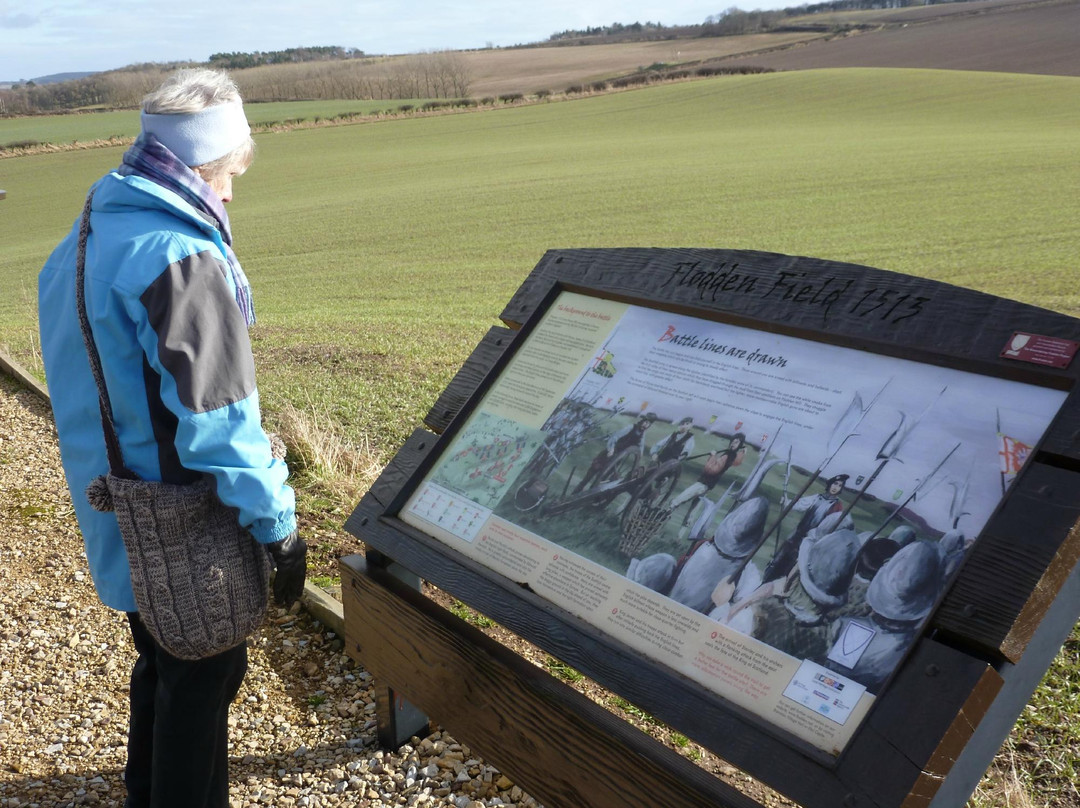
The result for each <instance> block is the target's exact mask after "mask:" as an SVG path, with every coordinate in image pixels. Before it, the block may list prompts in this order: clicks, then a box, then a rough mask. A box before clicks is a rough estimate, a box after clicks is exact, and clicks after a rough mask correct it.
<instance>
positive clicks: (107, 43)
mask: <svg viewBox="0 0 1080 808" xmlns="http://www.w3.org/2000/svg"><path fill="white" fill-rule="evenodd" d="M733 5H738V4H737V3H733V2H731V0H718V1H716V2H714V1H713V0H668V2H657V1H656V0H623V2H614V1H613V0H591V1H590V0H586V1H585V2H580V1H578V2H575V1H574V0H537V2H534V3H530V4H527V5H526V4H520V3H507V2H505V0H473V1H472V2H467V3H466V2H435V1H434V0H414V2H413V3H411V4H408V5H405V4H403V3H396V2H371V1H370V0H363V2H354V3H347V2H341V0H305V2H302V3H298V2H296V0H263V1H262V2H260V3H257V4H256V3H250V2H245V3H239V2H234V0H214V1H213V2H211V0H184V1H183V2H177V1H176V0H108V2H101V1H100V0H0V81H17V80H20V79H32V78H37V77H41V76H47V75H51V74H53V73H67V72H82V71H97V70H110V69H113V68H117V67H124V66H126V65H130V64H138V63H141V62H173V61H196V62H203V61H206V59H207V58H208V57H209V56H210V55H211V54H213V53H222V52H233V51H240V52H250V51H275V50H285V49H287V48H295V47H309V46H340V47H347V48H358V49H360V50H362V51H364V52H365V53H371V54H393V53H416V52H419V51H427V50H444V49H452V50H459V49H468V48H483V47H487V46H488V45H494V46H496V47H505V46H508V45H516V44H523V43H530V42H539V41H543V40H545V39H547V38H548V37H550V36H551V35H552V34H554V33H557V32H559V31H564V30H567V29H581V28H586V27H590V26H599V25H610V24H611V23H613V22H620V23H624V24H629V23H633V22H646V21H649V22H660V23H662V24H664V25H688V24H697V23H702V22H704V21H705V18H706V17H708V16H709V15H712V14H718V13H720V12H722V11H724V10H725V9H727V8H730V7H731V6H733ZM788 5H793V3H790V2H784V0H762V1H761V2H755V3H752V4H750V3H746V4H742V5H740V8H744V9H745V10H749V9H751V8H753V9H757V8H761V9H767V8H783V7H785V6H788Z"/></svg>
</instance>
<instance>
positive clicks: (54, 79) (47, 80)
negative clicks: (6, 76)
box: [0, 70, 95, 87]
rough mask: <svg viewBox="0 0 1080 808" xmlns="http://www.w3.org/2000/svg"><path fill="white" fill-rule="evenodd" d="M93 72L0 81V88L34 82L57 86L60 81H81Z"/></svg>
mask: <svg viewBox="0 0 1080 808" xmlns="http://www.w3.org/2000/svg"><path fill="white" fill-rule="evenodd" d="M94 72H95V71H93V70H91V71H89V72H87V73H51V74H50V75H48V76H38V77H37V78H33V79H18V80H12V81H0V87H11V86H14V85H16V84H27V83H29V82H31V81H32V82H34V84H59V83H60V82H62V81H72V80H74V79H83V78H86V77H87V76H92V75H94Z"/></svg>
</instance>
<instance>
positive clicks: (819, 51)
mask: <svg viewBox="0 0 1080 808" xmlns="http://www.w3.org/2000/svg"><path fill="white" fill-rule="evenodd" d="M800 23H802V24H807V25H809V24H814V25H817V26H821V27H824V28H828V29H832V30H833V31H836V32H838V34H837V35H834V36H831V37H828V38H822V39H818V40H815V41H812V42H803V43H798V44H795V45H792V46H780V47H776V48H772V49H769V50H768V51H764V52H763V51H758V52H757V53H752V54H741V55H739V56H735V57H732V58H730V59H727V60H725V61H724V64H731V65H749V64H753V65H755V66H760V67H769V68H772V69H774V70H808V69H817V68H832V67H911V68H931V69H941V70H982V71H992V72H996V73H1039V74H1044V75H1056V76H1080V57H1078V54H1080V0H982V1H981V2H972V3H954V4H949V5H935V6H916V7H910V8H904V9H882V10H879V11H853V12H824V13H821V14H814V15H806V16H804V17H795V18H792V19H790V20H788V24H789V25H798V24H800Z"/></svg>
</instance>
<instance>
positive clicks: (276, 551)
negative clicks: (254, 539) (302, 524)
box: [266, 530, 307, 609]
mask: <svg viewBox="0 0 1080 808" xmlns="http://www.w3.org/2000/svg"><path fill="white" fill-rule="evenodd" d="M266 552H268V553H270V558H272V559H273V560H274V566H275V567H277V574H276V575H275V576H274V601H275V602H276V603H277V605H278V606H281V607H283V608H286V609H288V608H289V607H290V606H292V605H293V603H295V602H296V601H297V600H299V599H300V595H301V594H302V593H303V591H304V577H305V576H306V575H307V544H306V543H305V542H304V540H303V539H301V538H300V534H299V533H298V532H297V531H295V530H294V531H293V532H292V533H290V534H289V535H288V536H286V537H285V538H284V539H282V540H281V541H276V542H274V543H273V544H268V545H266Z"/></svg>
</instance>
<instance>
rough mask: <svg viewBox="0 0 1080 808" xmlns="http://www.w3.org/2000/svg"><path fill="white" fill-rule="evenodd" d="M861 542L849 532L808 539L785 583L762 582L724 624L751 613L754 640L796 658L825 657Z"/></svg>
mask: <svg viewBox="0 0 1080 808" xmlns="http://www.w3.org/2000/svg"><path fill="white" fill-rule="evenodd" d="M861 549H862V541H861V539H860V538H859V536H858V535H857V534H856V533H855V531H853V530H848V529H841V530H836V531H834V532H831V533H828V534H826V535H822V536H814V535H810V536H808V537H807V538H806V540H805V541H804V542H803V543H802V544H801V545H800V547H799V555H798V558H797V559H796V564H795V565H794V566H793V567H792V569H791V571H790V572H789V573H788V575H787V576H785V577H784V578H783V579H775V580H773V581H769V582H767V583H764V584H762V585H761V586H759V587H758V589H757V590H756V591H755V592H754V593H753V594H751V595H750V596H749V597H747V598H745V599H744V600H742V601H738V602H736V603H734V604H733V605H732V606H731V608H730V610H729V612H728V620H729V621H735V620H736V617H737V616H738V615H740V613H743V612H744V610H746V609H748V608H749V607H752V606H753V607H754V609H753V614H754V618H753V623H752V626H753V628H752V629H751V633H752V636H753V637H754V638H756V639H759V640H761V641H762V642H764V643H766V644H767V645H770V646H772V647H773V648H776V649H777V650H780V651H783V652H784V653H787V654H790V655H791V656H794V657H797V658H799V659H810V658H814V657H819V656H822V655H824V654H825V652H826V651H827V650H828V648H829V642H830V638H831V627H832V623H833V621H834V619H835V613H836V610H838V609H840V608H842V607H844V606H845V605H846V604H847V603H848V598H849V590H850V588H851V582H852V578H853V576H854V574H855V565H856V563H857V559H858V555H859V551H860V550H861Z"/></svg>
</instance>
